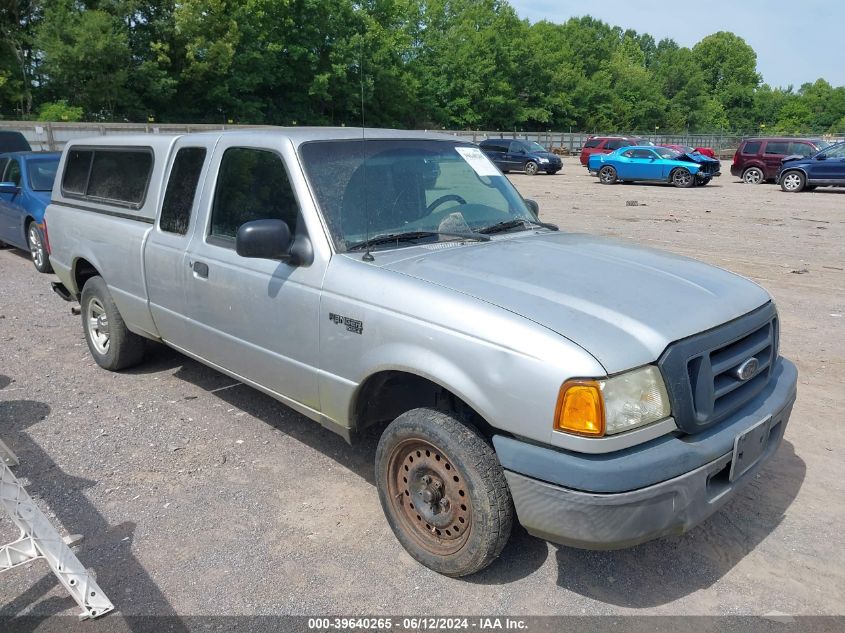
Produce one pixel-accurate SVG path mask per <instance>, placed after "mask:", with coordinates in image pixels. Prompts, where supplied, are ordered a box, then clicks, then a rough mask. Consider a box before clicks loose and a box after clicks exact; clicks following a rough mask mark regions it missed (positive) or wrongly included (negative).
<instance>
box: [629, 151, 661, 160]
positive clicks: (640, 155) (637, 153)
mask: <svg viewBox="0 0 845 633" xmlns="http://www.w3.org/2000/svg"><path fill="white" fill-rule="evenodd" d="M631 151H633V152H634V157H635V158H657V155H656V154H655V153H654V152H652V151H651V150H649V149H635V150H631ZM626 153H627V152H626Z"/></svg>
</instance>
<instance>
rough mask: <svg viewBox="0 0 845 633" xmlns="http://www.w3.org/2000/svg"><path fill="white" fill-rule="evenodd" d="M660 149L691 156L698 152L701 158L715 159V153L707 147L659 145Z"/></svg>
mask: <svg viewBox="0 0 845 633" xmlns="http://www.w3.org/2000/svg"><path fill="white" fill-rule="evenodd" d="M660 147H668V148H669V149H674V150H675V151H678V152H681V153H683V154H691V153H693V152H698V153H699V154H701V155H702V156H707V157H709V158H716V152H715V151H713V150H712V149H711V148H709V147H690V146H689V145H661V146H660Z"/></svg>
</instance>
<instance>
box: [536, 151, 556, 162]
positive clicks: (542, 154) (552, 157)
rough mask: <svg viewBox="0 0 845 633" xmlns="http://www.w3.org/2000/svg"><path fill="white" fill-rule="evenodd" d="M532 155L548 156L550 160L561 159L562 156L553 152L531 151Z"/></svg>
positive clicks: (538, 156)
mask: <svg viewBox="0 0 845 633" xmlns="http://www.w3.org/2000/svg"><path fill="white" fill-rule="evenodd" d="M529 154H530V155H531V156H536V157H537V158H548V159H549V160H553V161H554V160H560V156H558V155H557V154H552V153H551V152H529Z"/></svg>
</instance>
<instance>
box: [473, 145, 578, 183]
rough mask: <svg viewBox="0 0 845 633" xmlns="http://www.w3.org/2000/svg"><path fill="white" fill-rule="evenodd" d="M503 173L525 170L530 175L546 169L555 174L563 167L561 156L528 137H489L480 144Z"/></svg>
mask: <svg viewBox="0 0 845 633" xmlns="http://www.w3.org/2000/svg"><path fill="white" fill-rule="evenodd" d="M478 146H479V147H480V148H481V151H482V152H484V153H485V154H486V155H487V157H488V158H489V159H490V160H492V161H493V164H495V165H496V167H498V168H499V169H501V170H502V173H504V174H506V173H508V172H509V171H524V172H525V173H526V174H528V175H529V176H533V175H534V174H536V173H538V172H541V171H544V172H546V173H547V174H549V175H550V176H553V175H554V174H556V173H557V172H559V171H560V170H561V169H563V161H562V160H561V159H560V157H559V156H557V155H555V154H552V153H551V152H549V151H547V150H546V148H545V147H543V146H542V145H540V144H539V143H535V142H534V141H529V140H526V139H513V140H512V139H508V138H488V139H485V140H483V141H481V143H479V144H478Z"/></svg>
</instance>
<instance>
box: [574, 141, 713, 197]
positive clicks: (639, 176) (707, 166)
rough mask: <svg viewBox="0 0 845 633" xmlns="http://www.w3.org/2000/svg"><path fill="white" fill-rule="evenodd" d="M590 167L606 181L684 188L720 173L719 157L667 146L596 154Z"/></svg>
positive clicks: (701, 183) (591, 171) (602, 181)
mask: <svg viewBox="0 0 845 633" xmlns="http://www.w3.org/2000/svg"><path fill="white" fill-rule="evenodd" d="M587 167H588V169H589V170H590V173H591V174H593V175H594V176H598V178H599V181H600V182H601V183H603V184H605V185H612V184H614V183H616V182H633V181H642V180H646V181H652V182H665V183H670V184H673V185H675V186H676V187H684V188H685V187H692V186H695V185H706V184H707V183H708V182H710V181H711V180H712V179H713V178H714V177H716V176H720V175H721V163H720V162H719V161H718V160H716V159H714V158H709V157H707V156H704V155H702V154H699V153H697V152H679V151H677V150H674V149H669V148H668V147H645V146H635V147H623V148H621V149H618V150H616V151H615V152H611V153H610V154H593V155H591V156H590V160H589V163H588V164H587Z"/></svg>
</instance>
